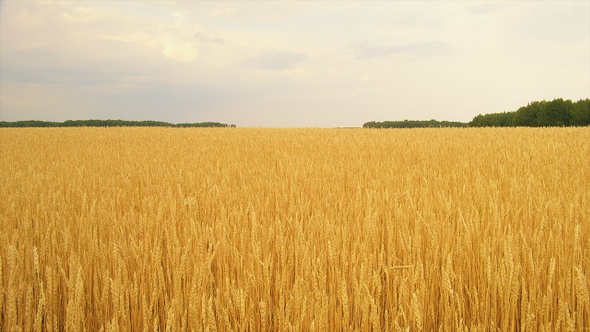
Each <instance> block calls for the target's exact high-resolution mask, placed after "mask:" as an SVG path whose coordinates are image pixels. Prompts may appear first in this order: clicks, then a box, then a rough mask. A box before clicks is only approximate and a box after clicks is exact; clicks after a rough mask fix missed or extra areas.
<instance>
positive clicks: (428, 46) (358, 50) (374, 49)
mask: <svg viewBox="0 0 590 332" xmlns="http://www.w3.org/2000/svg"><path fill="white" fill-rule="evenodd" d="M345 49H347V50H351V51H352V52H353V53H354V55H355V57H356V58H357V59H366V58H372V57H387V56H390V55H392V54H396V53H411V54H414V55H422V56H424V55H439V54H444V53H447V52H449V51H450V46H449V44H447V43H443V42H436V41H433V42H425V43H416V44H405V45H394V46H382V45H368V44H367V43H366V42H362V43H354V44H350V45H348V46H346V47H345Z"/></svg>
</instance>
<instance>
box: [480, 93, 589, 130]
mask: <svg viewBox="0 0 590 332" xmlns="http://www.w3.org/2000/svg"><path fill="white" fill-rule="evenodd" d="M588 125H590V99H580V100H578V101H577V102H572V101H571V100H569V99H568V100H563V99H561V98H559V99H554V100H552V101H545V100H543V101H534V102H532V103H529V104H528V105H527V106H523V107H521V108H519V109H518V110H516V111H514V112H503V113H490V114H483V115H482V114H480V115H478V116H476V117H474V118H473V120H471V122H469V126H470V127H521V126H522V127H557V126H559V127H563V126H588Z"/></svg>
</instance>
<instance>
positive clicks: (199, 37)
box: [195, 32, 225, 45]
mask: <svg viewBox="0 0 590 332" xmlns="http://www.w3.org/2000/svg"><path fill="white" fill-rule="evenodd" d="M195 38H197V40H198V41H200V42H203V43H209V44H219V45H222V44H223V43H224V42H225V41H224V40H223V38H219V37H209V36H207V35H205V34H204V33H202V32H197V33H195Z"/></svg>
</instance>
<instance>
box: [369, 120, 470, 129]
mask: <svg viewBox="0 0 590 332" xmlns="http://www.w3.org/2000/svg"><path fill="white" fill-rule="evenodd" d="M431 127H467V123H464V122H452V121H437V120H426V121H420V120H404V121H383V122H375V121H371V122H367V123H365V124H364V125H363V128H431Z"/></svg>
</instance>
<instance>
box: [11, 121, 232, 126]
mask: <svg viewBox="0 0 590 332" xmlns="http://www.w3.org/2000/svg"><path fill="white" fill-rule="evenodd" d="M0 127H5V128H7V127H11V128H17V127H183V128H185V127H235V125H233V124H225V123H220V122H196V123H178V124H174V123H169V122H163V121H150V120H148V121H127V120H67V121H64V122H50V121H38V120H26V121H15V122H7V121H0Z"/></svg>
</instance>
